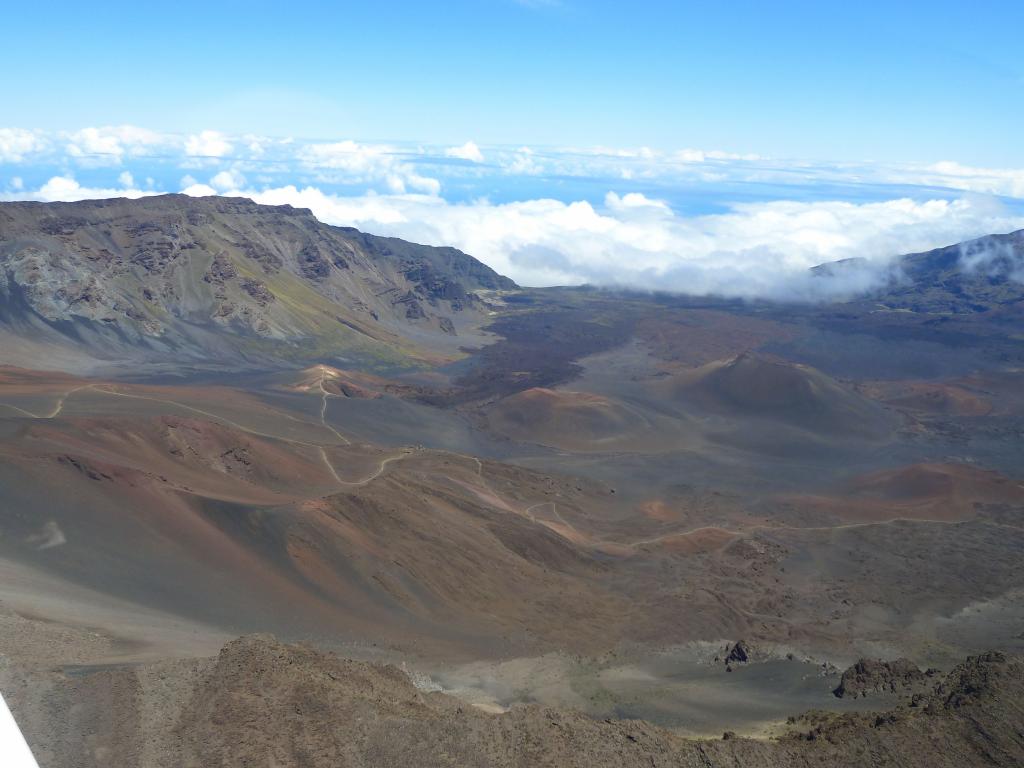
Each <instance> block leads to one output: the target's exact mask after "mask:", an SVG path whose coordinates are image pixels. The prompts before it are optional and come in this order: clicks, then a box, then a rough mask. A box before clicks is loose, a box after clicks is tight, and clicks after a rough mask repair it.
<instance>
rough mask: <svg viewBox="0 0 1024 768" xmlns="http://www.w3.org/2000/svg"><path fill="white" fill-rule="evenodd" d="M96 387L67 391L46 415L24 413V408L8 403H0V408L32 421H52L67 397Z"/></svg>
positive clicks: (61, 409)
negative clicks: (19, 414) (21, 414)
mask: <svg viewBox="0 0 1024 768" xmlns="http://www.w3.org/2000/svg"><path fill="white" fill-rule="evenodd" d="M96 386H97V385H96V384H83V385H82V386H80V387H75V388H73V389H69V390H68V391H67V392H65V393H64V394H63V395H61V396H60V397H59V398H57V403H56V405H54V407H53V410H52V411H51V412H50V413H47V414H39V413H32V411H26V410H25V409H24V408H19V407H18V406H16V405H11V404H10V403H0V406H2V407H4V408H10V409H11V410H14V411H17V412H18V413H23V414H25V415H26V416H28V417H30V418H33V419H52V418H55V417H57V416H59V415H60V412H61V411H63V410H64V402H65V401H66V400H67V399H68V398H69V397H71V395H73V394H74V393H75V392H79V391H81V390H83V389H95V388H96Z"/></svg>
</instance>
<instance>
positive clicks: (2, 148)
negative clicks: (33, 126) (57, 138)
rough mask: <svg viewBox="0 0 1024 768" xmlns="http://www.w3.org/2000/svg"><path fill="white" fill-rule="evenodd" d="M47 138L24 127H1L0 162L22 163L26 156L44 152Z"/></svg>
mask: <svg viewBox="0 0 1024 768" xmlns="http://www.w3.org/2000/svg"><path fill="white" fill-rule="evenodd" d="M46 147H47V142H46V140H45V139H44V138H43V137H42V136H40V135H39V134H37V133H36V132H35V131H28V130H25V129H24V128H0V163H20V162H21V161H22V160H24V159H25V157H26V156H28V155H31V154H34V153H36V152H42V151H43V150H45V149H46Z"/></svg>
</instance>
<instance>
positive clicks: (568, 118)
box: [0, 0, 1024, 165]
mask: <svg viewBox="0 0 1024 768" xmlns="http://www.w3.org/2000/svg"><path fill="white" fill-rule="evenodd" d="M1022 24H1024V4H1022V3H1019V2H976V3H965V2H962V0H961V1H960V2H944V1H941V0H939V1H936V0H931V1H929V2H899V3H893V2H884V3H883V2H858V3H841V2H820V1H819V2H776V3H764V2H737V1H736V0H732V1H731V2H722V1H718V2H713V1H710V0H709V1H708V2H629V3H626V2H621V0H618V1H615V2H608V1H606V0H589V1H585V0H561V1H560V2H544V1H543V0H534V1H533V2H515V0H461V1H460V0H455V1H452V0H448V1H447V2H444V3H425V2H381V0H377V1H376V2H333V3H309V2H290V3H281V2H260V1H258V0H257V1H256V2H251V1H248V2H219V3H216V2H215V3H209V2H207V3H195V2H179V3H173V4H159V3H138V2H104V3H81V2H75V3H61V2H56V3H53V2H51V3H17V4H13V3H12V4H9V7H8V8H7V9H6V10H5V12H4V28H5V33H4V36H3V39H4V52H5V56H6V58H7V60H8V62H14V63H16V64H17V66H7V67H5V68H4V72H5V74H4V75H2V77H3V78H4V79H5V80H6V82H4V83H3V92H4V99H3V104H2V105H0V115H2V117H3V118H4V119H3V121H2V122H4V123H10V124H18V125H22V126H25V127H33V128H49V129H57V128H68V127H72V126H84V125H108V124H121V123H132V124H137V125H143V126H147V127H152V128H161V129H164V130H177V131H192V130H200V129H204V128H218V129H220V130H226V131H235V132H247V131H252V132H258V133H264V134H273V135H300V136H304V137H308V138H334V137H337V136H346V137H352V138H359V139H364V140H370V139H374V140H389V141H396V140H413V141H428V142H437V143H444V142H452V143H461V142H463V141H466V140H469V139H472V140H474V141H476V142H478V143H488V144H502V143H508V144H512V143H529V144H542V145H571V146H579V145H595V144H602V145H614V146H624V145H625V146H638V145H642V146H651V147H659V148H662V149H670V148H676V147H680V146H686V147H688V146H700V147H714V148H718V149H724V150H728V151H732V152H741V153H748V152H756V153H760V154H769V155H773V156H787V157H811V158H819V159H832V160H835V159H842V160H879V161H895V160H900V161H910V160H914V161H939V160H944V159H956V160H958V161H960V162H964V163H968V164H983V165H993V164H994V165H1006V164H1015V165H1024V142H1022V141H1020V140H1019V126H1020V125H1021V123H1022V118H1024V99H1022V98H1021V97H1022V96H1024V56H1022V55H1021V52H1020V40H1019V30H1020V29H1021V27H1022Z"/></svg>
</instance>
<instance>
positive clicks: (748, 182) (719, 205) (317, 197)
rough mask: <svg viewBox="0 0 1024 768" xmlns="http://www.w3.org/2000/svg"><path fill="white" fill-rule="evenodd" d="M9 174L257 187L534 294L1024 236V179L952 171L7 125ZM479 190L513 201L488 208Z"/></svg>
mask: <svg viewBox="0 0 1024 768" xmlns="http://www.w3.org/2000/svg"><path fill="white" fill-rule="evenodd" d="M453 158H455V159H458V160H460V161H463V162H452V159H453ZM0 166H3V168H5V169H7V171H8V172H7V173H6V174H5V175H6V182H0V190H4V191H0V199H37V200H48V201H49V200H80V199H85V198H98V197H138V196H141V195H145V194H153V193H154V192H156V191H159V190H163V191H182V192H185V193H187V194H191V195H214V194H227V195H244V196H248V197H252V198H253V199H256V200H258V201H260V202H266V203H275V204H276V203H289V204H292V205H296V206H301V207H307V208H311V209H312V210H313V211H314V213H316V215H317V216H318V217H320V218H321V219H322V220H324V221H327V222H329V223H334V224H343V225H352V226H357V227H360V228H361V229H364V230H367V231H370V232H375V233H380V234H390V235H395V236H398V237H403V238H406V239H409V240H414V241H417V242H425V243H431V244H435V245H454V246H457V247H459V248H462V249H463V250H465V251H466V252H468V253H471V254H473V255H474V256H477V257H478V258H480V259H482V260H483V261H485V262H486V263H488V264H490V265H491V266H492V267H494V268H495V269H497V270H499V271H500V272H503V273H505V274H508V275H509V276H511V277H513V278H515V279H516V280H518V281H519V282H521V283H523V284H527V285H551V284H573V283H582V282H587V283H593V284H599V285H621V286H630V287H638V288H660V289H666V290H676V291H683V292H689V293H717V294H725V295H734V296H788V297H801V296H802V297H808V298H811V297H815V296H820V295H821V292H822V290H823V289H826V288H827V289H828V290H840V291H842V290H853V289H855V288H857V289H859V288H864V287H867V286H868V285H869V284H870V283H871V281H874V280H878V279H882V278H884V277H885V276H886V274H887V272H886V270H887V264H888V260H889V259H890V258H891V257H893V256H895V255H898V254H901V253H906V252H910V251H917V250H924V249H928V248H932V247H937V246H941V245H947V244H949V243H954V242H958V241H961V240H964V239H967V238H970V237H976V236H979V235H982V234H986V233H990V232H1003V231H1009V230H1011V229H1015V228H1020V227H1024V219H1022V217H1021V216H1020V215H1018V212H1020V211H1024V205H1021V204H1016V203H1013V200H1012V199H1013V198H1019V199H1021V200H1024V170H1014V169H986V168H975V167H970V166H966V165H962V164H958V163H952V162H945V163H936V164H930V165H923V164H922V165H913V164H904V165H867V164H857V163H832V164H829V163H811V162H803V161H782V160H773V159H771V158H763V157H759V156H757V155H751V154H737V153H731V152H724V151H720V150H699V149H683V150H678V151H671V152H665V151H660V150H656V149H653V148H649V147H636V148H615V147H596V148H563V149H544V148H535V147H526V146H519V147H516V146H511V147H485V148H481V147H479V146H477V145H476V144H475V143H473V142H467V143H466V144H463V145H461V146H457V147H452V146H435V147H430V146H416V147H410V146H403V145H395V144H382V143H364V142H357V141H352V140H345V141H314V142H310V141H303V140H295V139H289V138H283V139H282V138H267V137H260V136H255V135H244V136H235V135H227V134H222V133H219V132H217V131H212V130H208V131H200V132H198V133H195V134H191V135H183V134H165V133H159V132H153V131H146V130H144V129H139V128H136V127H133V126H113V127H103V128H86V129H82V130H79V131H74V132H66V133H60V134H52V133H51V134H47V133H40V132H35V131H28V130H24V129H16V128H8V129H0ZM43 169H46V170H45V171H44V170H43ZM154 178H155V179H157V180H156V181H154ZM137 180H140V181H137ZM482 190H486V191H487V193H488V194H492V193H493V194H496V195H499V196H501V198H502V199H501V200H500V201H499V202H494V201H492V200H489V199H486V198H479V197H478V195H480V194H481V191H482ZM995 196H1002V198H1003V200H1002V202H1001V201H1000V199H999V198H998V197H995ZM844 198H845V199H844ZM680 200H682V207H680V206H679V205H678V203H679V201H680ZM694 200H696V201H697V203H693V202H692V201H694ZM737 200H744V201H751V200H753V201H755V202H736V201H737ZM690 211H695V213H691V212H690ZM853 257H857V258H860V259H864V260H865V261H858V262H856V264H858V265H860V266H858V267H856V268H850V269H848V270H844V271H843V273H842V275H841V278H842V279H833V280H827V281H822V280H816V281H810V282H808V280H810V278H809V277H808V273H807V270H808V268H809V267H811V266H814V265H816V264H819V263H823V262H828V261H834V260H838V259H845V258H853Z"/></svg>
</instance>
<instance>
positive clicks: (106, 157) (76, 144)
mask: <svg viewBox="0 0 1024 768" xmlns="http://www.w3.org/2000/svg"><path fill="white" fill-rule="evenodd" d="M66 139H67V145H66V147H65V149H66V151H67V154H68V155H69V156H70V157H73V158H80V159H86V160H90V161H92V162H96V163H99V164H102V163H112V164H115V165H116V164H118V163H120V162H121V160H122V158H123V157H125V156H126V155H128V156H132V157H142V156H145V155H149V154H153V152H154V150H158V149H166V148H168V147H169V146H171V145H173V144H174V138H173V137H171V136H168V135H166V134H161V133H157V132H156V131H150V130H147V129H145V128H138V127H136V126H134V125H117V126H104V127H101V128H82V129H81V130H79V131H74V132H73V133H69V134H66Z"/></svg>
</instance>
